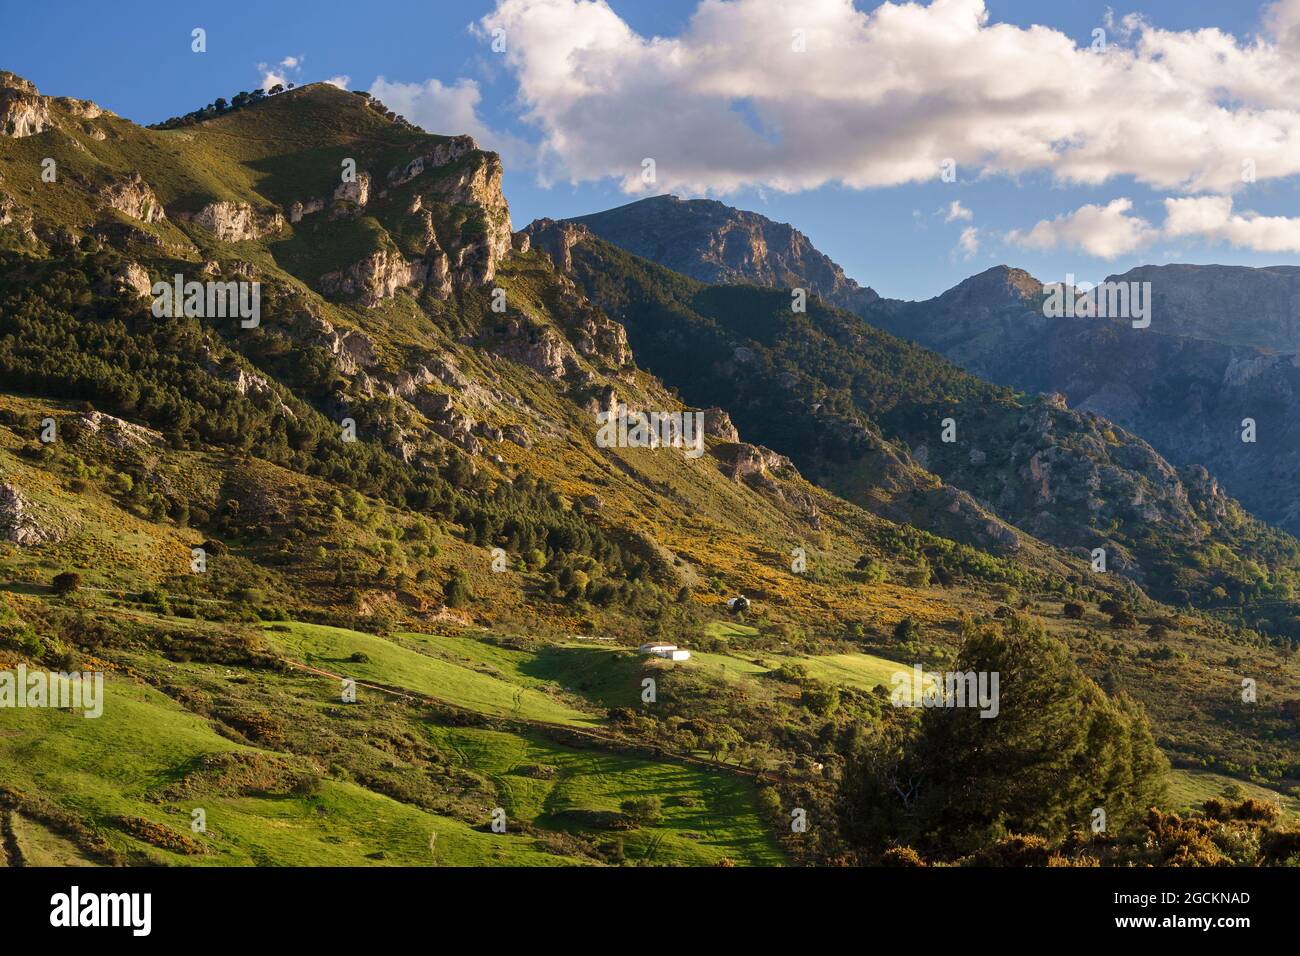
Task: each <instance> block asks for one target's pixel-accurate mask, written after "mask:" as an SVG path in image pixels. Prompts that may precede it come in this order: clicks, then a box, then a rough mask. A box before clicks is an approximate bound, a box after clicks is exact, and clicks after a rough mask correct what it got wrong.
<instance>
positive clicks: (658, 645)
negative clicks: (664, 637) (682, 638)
mask: <svg viewBox="0 0 1300 956" xmlns="http://www.w3.org/2000/svg"><path fill="white" fill-rule="evenodd" d="M637 652H638V653H640V654H649V655H652V656H654V657H662V658H664V660H669V661H688V660H690V659H691V652H690V651H684V650H681V649H679V648H678V647H677V645H676V644H668V643H665V642H664V641H652V642H651V643H649V644H642V645H641V646H640V647H639V648H637Z"/></svg>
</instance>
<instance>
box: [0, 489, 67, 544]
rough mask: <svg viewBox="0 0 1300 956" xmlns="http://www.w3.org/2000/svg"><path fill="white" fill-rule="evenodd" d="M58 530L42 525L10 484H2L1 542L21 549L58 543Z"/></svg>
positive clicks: (0, 509) (0, 492) (0, 490)
mask: <svg viewBox="0 0 1300 956" xmlns="http://www.w3.org/2000/svg"><path fill="white" fill-rule="evenodd" d="M59 538H60V533H59V531H58V530H57V529H55V528H52V527H48V526H45V525H42V524H41V522H40V521H38V520H37V518H36V516H35V515H33V514H32V512H31V506H30V505H29V504H28V502H27V500H26V499H25V498H24V497H23V496H22V495H21V494H19V492H18V489H17V488H16V487H14V486H13V485H10V484H0V541H8V542H9V543H10V544H16V545H19V546H20V547H34V546H36V545H40V544H49V543H50V542H52V541H58V540H59Z"/></svg>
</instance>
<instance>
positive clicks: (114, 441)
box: [76, 411, 163, 448]
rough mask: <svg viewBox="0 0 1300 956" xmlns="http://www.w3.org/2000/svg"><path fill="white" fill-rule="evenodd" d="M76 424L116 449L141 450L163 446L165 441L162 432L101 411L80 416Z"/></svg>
mask: <svg viewBox="0 0 1300 956" xmlns="http://www.w3.org/2000/svg"><path fill="white" fill-rule="evenodd" d="M76 424H77V426H78V427H79V428H81V429H84V430H85V431H87V432H89V433H90V434H92V435H97V436H98V437H99V438H101V439H103V440H104V441H106V442H108V444H110V445H112V446H114V447H115V448H140V447H142V446H145V445H157V444H161V443H162V440H163V436H162V432H158V431H154V430H153V429H152V428H145V427H144V426H143V425H136V424H134V423H132V422H128V421H125V420H124V419H121V418H116V417H114V416H113V415H106V414H104V413H103V412H101V411H92V412H86V413H84V414H82V415H78V416H77V418H76Z"/></svg>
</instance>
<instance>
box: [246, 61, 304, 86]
mask: <svg viewBox="0 0 1300 956" xmlns="http://www.w3.org/2000/svg"><path fill="white" fill-rule="evenodd" d="M304 59H305V57H302V56H286V57H285V58H284V59H283V60H281V61H280V62H279V63H276V64H274V65H272V64H268V63H259V64H257V70H258V72H259V73H261V74H262V85H261V89H264V90H269V89H271V87H273V86H288V85H289V81H290V80H291V79H292V80H293V82H295V83H296V82H298V79H297V78H298V77H300V76H301V75H302V61H303V60H304Z"/></svg>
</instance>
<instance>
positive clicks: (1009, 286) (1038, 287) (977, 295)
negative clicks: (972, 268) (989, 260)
mask: <svg viewBox="0 0 1300 956" xmlns="http://www.w3.org/2000/svg"><path fill="white" fill-rule="evenodd" d="M1042 293H1043V283H1042V282H1040V281H1039V280H1038V279H1035V278H1034V277H1033V276H1032V275H1030V274H1029V273H1028V272H1026V271H1025V270H1024V269H1017V268H1014V267H1012V266H1008V265H998V266H993V267H992V268H991V269H985V270H984V271H983V272H980V273H976V274H975V275H973V276H971V277H970V278H967V279H963V280H962V281H961V282H959V283H957V284H956V285H955V286H953V287H952V288H951V289H949V290H948V291H947V292H945V293H943V294H942V295H941V296H939V301H941V302H944V303H945V304H947V305H954V304H960V303H961V302H963V301H968V300H978V301H979V302H980V303H981V304H983V305H1022V304H1023V303H1025V302H1027V301H1029V300H1032V299H1035V298H1037V297H1038V296H1040V295H1042Z"/></svg>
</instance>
